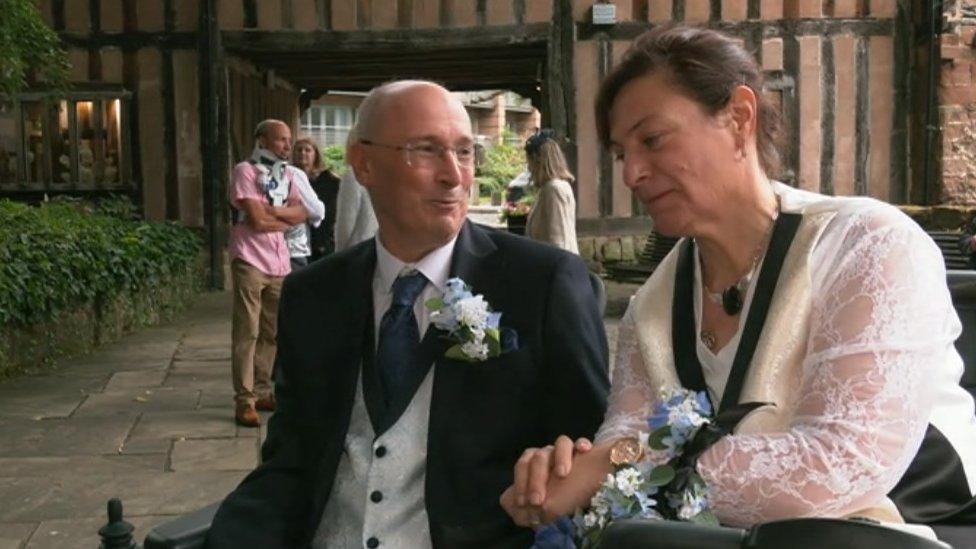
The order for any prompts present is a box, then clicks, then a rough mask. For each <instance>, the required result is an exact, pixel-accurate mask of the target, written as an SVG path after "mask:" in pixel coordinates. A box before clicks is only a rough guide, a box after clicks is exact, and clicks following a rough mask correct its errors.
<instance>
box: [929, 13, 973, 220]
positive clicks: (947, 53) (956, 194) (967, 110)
mask: <svg viewBox="0 0 976 549" xmlns="http://www.w3.org/2000/svg"><path fill="white" fill-rule="evenodd" d="M941 49H942V67H941V74H940V78H939V90H938V91H939V126H940V129H941V132H942V135H941V147H942V188H941V190H942V192H941V196H940V202H942V203H946V204H976V0H955V1H950V2H947V4H946V6H945V12H944V20H943V34H942V40H941Z"/></svg>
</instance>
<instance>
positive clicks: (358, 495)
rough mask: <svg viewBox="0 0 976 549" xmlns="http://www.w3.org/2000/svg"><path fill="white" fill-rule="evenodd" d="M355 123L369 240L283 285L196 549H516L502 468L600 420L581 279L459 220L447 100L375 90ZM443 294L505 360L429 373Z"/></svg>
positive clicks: (601, 379)
mask: <svg viewBox="0 0 976 549" xmlns="http://www.w3.org/2000/svg"><path fill="white" fill-rule="evenodd" d="M358 115H359V118H358V120H357V128H356V132H357V136H358V137H357V142H356V143H355V144H354V145H353V146H351V147H350V148H349V150H348V158H349V161H350V164H351V165H352V167H353V168H354V170H355V172H356V178H357V180H358V181H359V182H360V183H361V184H362V185H363V186H364V187H366V189H368V191H369V194H370V197H371V199H372V203H373V207H374V209H375V211H376V218H377V220H378V222H379V232H378V234H377V237H376V238H373V239H369V240H367V241H365V242H363V243H361V244H359V245H357V246H355V247H353V248H350V249H348V250H346V251H344V252H341V253H338V254H334V255H332V256H330V257H328V258H325V259H323V260H322V261H319V262H316V263H314V264H312V265H310V266H309V267H307V268H306V269H303V270H302V271H300V272H297V273H295V274H294V275H293V276H291V277H289V278H288V280H287V281H286V283H285V288H284V290H283V294H282V314H281V317H280V319H281V324H280V327H279V339H278V345H279V355H278V362H277V365H276V374H275V381H276V385H275V390H276V394H277V396H278V410H277V412H276V413H275V416H274V417H273V418H272V420H271V423H270V428H269V431H268V439H267V441H266V443H265V446H264V448H263V463H262V465H261V466H260V467H259V468H258V469H257V470H255V471H254V472H253V473H251V475H249V476H248V477H247V478H246V479H245V480H244V482H243V483H242V484H241V486H240V487H238V489H237V490H236V491H235V492H234V493H232V494H231V495H230V496H229V497H228V498H227V500H226V501H225V502H224V504H223V505H222V506H221V508H220V510H219V511H218V513H217V515H216V517H215V519H214V523H213V526H212V528H211V530H210V535H209V538H208V546H209V547H211V548H223V547H228V548H229V547H308V546H311V547H314V548H322V547H330V548H333V547H334V548H346V547H367V548H375V547H379V546H383V547H402V548H411V549H413V548H422V547H431V546H433V547H438V548H440V547H452V548H453V547H470V548H482V547H512V548H514V547H518V548H524V547H527V546H529V545H531V543H532V539H533V533H532V531H531V530H530V529H520V528H517V527H516V526H515V525H514V523H512V522H511V520H510V519H509V518H508V517H507V516H506V515H505V513H504V512H503V511H502V509H501V507H500V505H499V503H498V498H499V496H500V495H501V492H502V490H504V489H505V488H506V487H507V486H508V484H510V483H511V481H512V474H513V473H512V471H513V467H514V465H515V462H516V460H517V459H518V457H519V456H520V455H521V453H522V450H523V449H525V448H527V447H529V446H538V445H544V444H546V443H547V442H548V441H550V440H553V439H554V437H555V435H558V434H560V433H562V432H569V433H570V434H572V435H576V436H584V435H591V434H592V433H593V432H594V431H595V430H596V428H597V427H598V426H599V424H600V422H601V420H602V417H603V413H604V408H605V405H606V392H607V390H608V385H609V383H608V379H607V345H606V337H605V334H604V330H603V323H602V320H601V318H600V316H599V314H598V312H597V304H596V301H595V297H594V294H593V291H592V290H591V287H590V285H589V279H588V275H587V271H586V267H585V266H584V265H583V263H582V261H580V259H579V258H578V257H576V256H573V255H570V254H567V253H565V252H562V251H560V250H557V249H555V248H551V247H548V246H544V245H541V244H536V243H533V242H531V241H529V240H526V239H523V238H519V237H515V236H512V235H509V234H507V233H502V232H496V231H492V230H490V229H486V228H482V227H479V226H476V225H473V224H471V223H470V222H467V221H466V220H465V216H466V214H467V197H468V190H469V189H470V186H471V183H472V180H473V176H474V152H473V150H474V140H473V137H472V134H471V124H470V121H469V119H468V116H467V114H466V112H465V110H464V107H463V106H462V105H461V103H460V102H459V101H458V100H457V99H455V98H454V97H452V96H451V95H450V94H449V93H448V92H447V90H445V89H444V88H442V87H440V86H437V85H435V84H432V83H429V82H418V81H401V82H393V83H390V84H386V85H384V86H381V87H379V88H377V89H375V90H373V91H372V92H371V93H370V95H369V96H368V97H367V98H366V99H365V100H364V102H363V104H362V105H361V106H360V109H359V112H358ZM451 277H458V278H461V279H462V280H464V281H465V282H466V283H467V284H468V285H469V286H471V288H472V290H473V292H474V293H476V294H482V295H483V296H484V299H485V300H486V301H488V302H489V303H490V305H491V307H492V309H493V310H495V311H497V312H501V313H502V317H501V329H502V331H504V332H506V333H514V334H517V340H518V341H517V344H516V343H515V342H514V341H511V339H514V338H508V339H509V340H510V341H509V345H508V347H509V348H508V349H506V351H507V352H504V353H503V354H501V355H500V356H496V357H494V358H488V359H487V360H482V361H465V360H456V359H450V358H447V357H446V356H445V351H446V349H447V348H448V347H449V346H450V345H451V342H448V341H445V339H444V337H445V336H444V333H443V332H439V330H438V329H436V328H435V327H434V326H433V324H431V323H430V314H429V311H428V310H427V309H426V308H425V305H424V303H425V302H426V301H427V300H428V299H430V298H435V297H440V296H442V295H443V294H444V292H445V290H446V286H447V280H448V279H449V278H451ZM428 325H430V326H429V329H428ZM421 334H425V335H424V336H423V338H422V339H421V337H420V336H421Z"/></svg>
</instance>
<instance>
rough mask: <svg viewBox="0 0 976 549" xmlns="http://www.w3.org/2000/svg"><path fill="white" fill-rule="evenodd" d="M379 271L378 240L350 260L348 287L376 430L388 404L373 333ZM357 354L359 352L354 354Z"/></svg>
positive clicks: (366, 396) (365, 397)
mask: <svg viewBox="0 0 976 549" xmlns="http://www.w3.org/2000/svg"><path fill="white" fill-rule="evenodd" d="M375 270H376V244H375V240H371V241H370V245H369V246H368V247H367V249H366V250H364V251H363V253H362V254H361V255H360V256H359V257H357V258H356V259H355V260H354V261H352V262H350V268H349V272H348V273H347V275H346V283H347V286H346V287H347V288H349V289H350V293H349V295H350V296H351V297H352V298H353V299H352V306H351V307H350V310H351V311H353V315H354V316H353V317H352V319H351V322H352V327H353V330H354V332H353V333H354V334H359V335H360V338H361V340H360V341H359V348H360V355H359V356H360V357H361V365H362V368H361V372H362V379H363V401H364V402H365V404H366V411H367V412H368V414H369V422H370V424H371V425H372V427H373V431H374V432H378V429H379V428H380V426H381V424H382V421H383V418H384V417H385V416H386V404H385V402H384V401H383V388H382V386H381V385H380V378H379V372H378V371H377V370H376V360H375V359H376V349H375V339H376V336H375V334H374V333H373V324H374V320H373V273H374V271H375ZM353 356H355V355H353Z"/></svg>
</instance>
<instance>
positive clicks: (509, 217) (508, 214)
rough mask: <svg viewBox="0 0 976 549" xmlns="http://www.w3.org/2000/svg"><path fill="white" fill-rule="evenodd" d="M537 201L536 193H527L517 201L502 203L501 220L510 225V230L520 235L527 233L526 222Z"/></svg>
mask: <svg viewBox="0 0 976 549" xmlns="http://www.w3.org/2000/svg"><path fill="white" fill-rule="evenodd" d="M534 203H535V195H533V194H527V195H525V196H523V197H522V198H520V199H518V200H516V201H515V202H505V203H504V204H502V211H501V214H500V217H501V220H502V221H504V222H505V224H506V225H507V226H508V232H510V233H513V234H518V235H524V234H525V224H526V222H527V221H528V219H529V212H530V211H532V205H533V204H534Z"/></svg>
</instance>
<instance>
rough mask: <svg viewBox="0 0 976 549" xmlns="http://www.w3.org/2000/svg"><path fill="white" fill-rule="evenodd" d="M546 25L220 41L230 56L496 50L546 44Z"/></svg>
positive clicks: (234, 35)
mask: <svg viewBox="0 0 976 549" xmlns="http://www.w3.org/2000/svg"><path fill="white" fill-rule="evenodd" d="M549 26H550V24H549V23H532V24H529V25H506V26H498V27H489V28H484V29H441V28H437V29H390V30H383V31H312V32H294V31H250V30H248V31H223V32H222V33H221V41H222V42H223V44H224V47H225V48H226V49H227V51H229V52H233V53H239V54H243V55H248V54H250V53H268V52H277V53H279V54H289V55H291V54H294V53H295V52H298V51H310V52H320V53H324V52H330V53H331V52H333V51H360V50H370V51H373V52H375V51H381V50H392V51H396V50H402V49H403V48H405V47H407V48H411V47H413V48H430V49H438V50H444V49H448V48H465V49H467V48H472V47H495V46H506V45H513V44H524V43H535V42H537V43H545V42H546V40H548V39H549Z"/></svg>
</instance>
